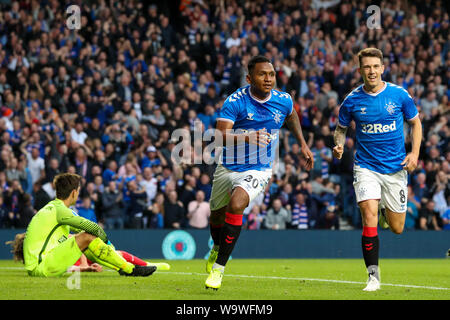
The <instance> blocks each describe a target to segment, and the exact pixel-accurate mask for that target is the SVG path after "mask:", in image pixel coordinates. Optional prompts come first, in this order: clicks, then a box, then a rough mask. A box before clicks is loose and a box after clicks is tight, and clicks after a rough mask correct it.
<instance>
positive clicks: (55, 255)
mask: <svg viewBox="0 0 450 320" xmlns="http://www.w3.org/2000/svg"><path fill="white" fill-rule="evenodd" d="M81 254H82V252H81V250H80V248H79V247H78V245H77V242H76V241H75V237H70V238H69V239H67V240H66V241H64V242H62V243H60V244H58V245H57V246H56V247H54V248H53V249H51V250H50V251H49V252H47V254H46V255H45V256H44V257H43V258H42V261H41V263H39V264H38V266H37V267H36V268H35V269H34V270H33V271H29V272H28V273H29V275H30V276H33V277H58V276H61V275H62V274H64V273H65V272H66V271H67V269H68V268H69V267H71V266H73V265H74V263H75V262H77V260H78V259H80V257H81Z"/></svg>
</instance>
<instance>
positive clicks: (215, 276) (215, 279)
mask: <svg viewBox="0 0 450 320" xmlns="http://www.w3.org/2000/svg"><path fill="white" fill-rule="evenodd" d="M222 278H223V269H220V268H213V269H212V270H211V272H210V273H209V276H208V278H207V279H206V282H205V288H206V289H213V290H217V289H219V288H220V286H221V285H222Z"/></svg>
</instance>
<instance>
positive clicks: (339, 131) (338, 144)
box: [333, 123, 347, 159]
mask: <svg viewBox="0 0 450 320" xmlns="http://www.w3.org/2000/svg"><path fill="white" fill-rule="evenodd" d="M346 134H347V127H343V126H341V125H340V124H339V123H338V125H337V126H336V130H335V131H334V136H333V138H334V144H335V147H334V148H333V156H334V157H335V158H336V159H341V158H342V154H343V153H344V144H345V135H346Z"/></svg>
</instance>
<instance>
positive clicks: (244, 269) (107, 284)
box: [0, 259, 450, 300]
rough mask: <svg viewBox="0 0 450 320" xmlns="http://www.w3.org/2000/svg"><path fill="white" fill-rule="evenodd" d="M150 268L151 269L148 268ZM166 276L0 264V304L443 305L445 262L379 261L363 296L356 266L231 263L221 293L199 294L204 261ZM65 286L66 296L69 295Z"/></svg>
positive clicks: (361, 273)
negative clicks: (33, 272)
mask: <svg viewBox="0 0 450 320" xmlns="http://www.w3.org/2000/svg"><path fill="white" fill-rule="evenodd" d="M155 262H157V261H155ZM167 262H169V263H170V265H171V267H172V268H171V270H170V271H159V272H155V273H154V274H153V275H152V276H150V277H148V278H132V277H123V276H119V275H118V273H117V272H115V271H112V270H109V269H105V270H104V271H103V272H101V273H81V277H80V278H78V279H79V283H78V284H79V286H78V289H77V286H76V282H74V281H72V282H71V280H72V279H73V278H70V276H71V274H65V275H64V276H62V277H60V278H47V279H46V278H32V277H29V276H28V275H27V274H26V272H25V270H24V269H23V267H22V265H21V264H20V263H17V262H13V261H11V260H0V297H1V298H0V299H3V300H19V299H20V300H23V299H25V300H34V299H39V300H59V299H63V300H78V299H80V300H108V299H114V300H366V299H367V300H449V299H450V259H420V260H419V259H381V260H380V269H381V281H382V286H381V290H379V291H377V292H363V291H362V289H363V288H364V286H365V282H366V279H367V275H366V271H365V268H364V262H363V261H362V260H361V259H285V260H277V259H270V260H269V259H267V260H260V259H253V260H250V259H248V260H247V259H233V260H231V261H230V262H229V263H228V264H227V268H226V270H225V276H224V279H223V282H222V287H221V288H220V289H219V290H218V291H212V290H206V289H205V286H204V282H205V280H206V277H207V274H206V273H205V271H204V270H205V261H204V260H190V261H182V260H177V261H167ZM68 283H72V285H71V286H72V288H73V287H75V288H74V289H69V288H68Z"/></svg>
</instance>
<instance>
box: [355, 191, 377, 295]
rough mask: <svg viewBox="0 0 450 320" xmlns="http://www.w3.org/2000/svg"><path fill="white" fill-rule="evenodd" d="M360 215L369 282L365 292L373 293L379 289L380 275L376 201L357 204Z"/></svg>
mask: <svg viewBox="0 0 450 320" xmlns="http://www.w3.org/2000/svg"><path fill="white" fill-rule="evenodd" d="M359 208H360V210H361V214H362V223H363V233H362V237H361V246H362V251H363V258H364V263H365V265H366V268H367V272H368V273H369V280H368V283H367V286H366V288H365V289H364V290H365V291H375V290H378V289H379V288H380V274H379V268H378V258H379V246H380V242H379V238H378V230H377V224H378V200H372V199H371V200H365V201H362V202H360V203H359Z"/></svg>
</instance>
